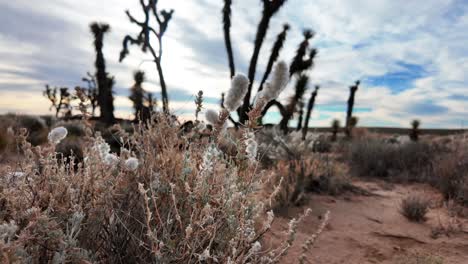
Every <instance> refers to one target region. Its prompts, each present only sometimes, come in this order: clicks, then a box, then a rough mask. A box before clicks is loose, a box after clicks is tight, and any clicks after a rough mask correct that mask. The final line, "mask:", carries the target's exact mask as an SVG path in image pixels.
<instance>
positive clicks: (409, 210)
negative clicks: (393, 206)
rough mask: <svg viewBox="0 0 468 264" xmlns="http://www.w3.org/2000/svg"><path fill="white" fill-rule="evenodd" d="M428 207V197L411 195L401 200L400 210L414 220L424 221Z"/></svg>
mask: <svg viewBox="0 0 468 264" xmlns="http://www.w3.org/2000/svg"><path fill="white" fill-rule="evenodd" d="M428 209H429V201H428V200H427V199H425V198H422V197H420V196H415V195H411V196H409V197H407V198H405V199H403V201H402V202H401V208H400V210H401V211H400V212H401V214H402V215H403V216H405V217H406V218H407V219H408V220H410V221H412V222H424V221H426V214H427V212H428Z"/></svg>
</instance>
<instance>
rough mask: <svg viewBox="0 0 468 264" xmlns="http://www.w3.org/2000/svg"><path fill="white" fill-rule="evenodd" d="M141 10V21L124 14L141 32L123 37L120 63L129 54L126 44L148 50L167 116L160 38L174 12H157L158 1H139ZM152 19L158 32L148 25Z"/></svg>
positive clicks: (144, 50) (167, 102)
mask: <svg viewBox="0 0 468 264" xmlns="http://www.w3.org/2000/svg"><path fill="white" fill-rule="evenodd" d="M140 4H141V8H142V10H143V13H144V15H145V18H144V20H143V21H139V20H137V19H136V18H134V17H133V16H132V15H131V14H130V11H128V10H127V11H126V12H125V13H126V14H127V16H128V18H129V19H130V22H131V23H134V24H136V25H137V26H139V27H140V28H141V31H140V32H139V33H138V35H137V36H136V37H132V36H130V35H127V36H125V38H124V40H123V49H122V51H121V52H120V59H119V60H120V61H122V60H123V59H124V58H125V57H126V56H127V55H128V53H129V51H128V44H129V43H130V44H136V45H138V46H140V47H141V50H142V51H143V52H145V53H146V52H147V51H148V50H149V51H150V53H151V55H152V57H153V59H154V63H155V64H156V69H157V71H158V75H159V83H160V84H161V97H162V104H163V111H164V113H166V114H168V113H169V97H168V94H167V88H166V81H165V80H164V74H163V70H162V65H161V60H162V38H163V36H164V33H165V32H166V30H167V26H168V24H169V21H170V20H171V18H172V14H173V13H174V10H172V9H171V10H169V11H166V10H161V11H158V7H157V6H158V0H147V1H145V0H140ZM151 16H152V17H154V19H155V20H156V22H157V25H158V30H156V29H155V28H154V27H153V26H152V25H151V24H150V18H151ZM150 36H154V37H156V39H157V40H158V50H156V49H155V48H154V46H153V43H151V41H150Z"/></svg>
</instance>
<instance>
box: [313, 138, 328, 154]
mask: <svg viewBox="0 0 468 264" xmlns="http://www.w3.org/2000/svg"><path fill="white" fill-rule="evenodd" d="M331 149H332V144H331V142H330V141H328V140H327V139H326V138H325V137H324V136H319V137H318V138H317V139H316V140H315V141H314V142H313V143H312V151H313V152H318V153H329V152H330V151H331Z"/></svg>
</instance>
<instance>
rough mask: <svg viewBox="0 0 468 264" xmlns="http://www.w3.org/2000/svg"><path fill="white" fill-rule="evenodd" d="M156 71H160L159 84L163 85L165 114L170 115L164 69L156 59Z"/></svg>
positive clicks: (162, 94)
mask: <svg viewBox="0 0 468 264" xmlns="http://www.w3.org/2000/svg"><path fill="white" fill-rule="evenodd" d="M155 63H156V69H157V70H158V75H159V83H160V84H161V100H162V106H163V111H164V113H169V96H168V94H167V88H166V81H165V80H164V74H163V69H162V67H161V61H160V59H155Z"/></svg>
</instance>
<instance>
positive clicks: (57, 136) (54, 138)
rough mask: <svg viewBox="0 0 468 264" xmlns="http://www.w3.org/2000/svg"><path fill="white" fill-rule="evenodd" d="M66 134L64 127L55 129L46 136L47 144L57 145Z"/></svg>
mask: <svg viewBox="0 0 468 264" xmlns="http://www.w3.org/2000/svg"><path fill="white" fill-rule="evenodd" d="M67 134H68V130H67V129H66V128H65V127H62V126H60V127H56V128H54V129H52V131H50V133H49V135H48V137H47V138H48V139H49V142H50V143H52V144H58V143H60V141H62V140H63V139H64V138H65V137H66V136H67Z"/></svg>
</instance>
